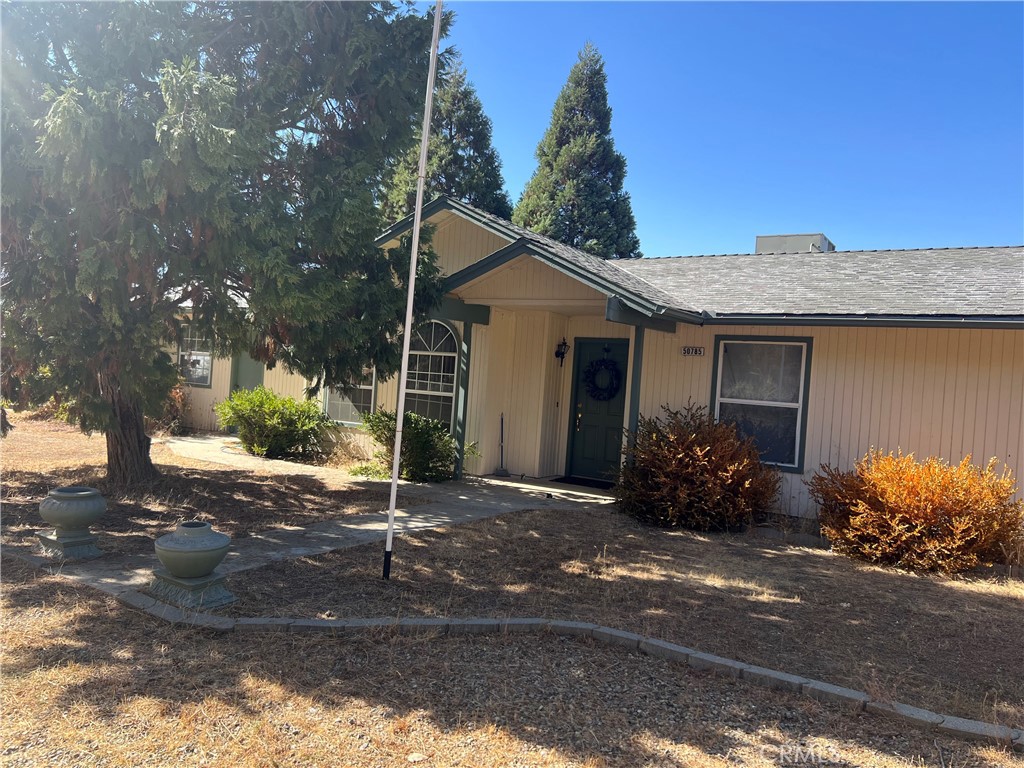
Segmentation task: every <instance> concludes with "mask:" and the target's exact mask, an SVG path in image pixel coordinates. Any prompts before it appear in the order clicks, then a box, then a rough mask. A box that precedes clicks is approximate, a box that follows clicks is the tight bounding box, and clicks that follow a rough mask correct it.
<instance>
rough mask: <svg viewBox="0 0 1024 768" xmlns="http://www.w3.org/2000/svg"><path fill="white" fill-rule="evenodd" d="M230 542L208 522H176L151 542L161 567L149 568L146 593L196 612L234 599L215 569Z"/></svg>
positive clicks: (221, 575)
mask: <svg viewBox="0 0 1024 768" xmlns="http://www.w3.org/2000/svg"><path fill="white" fill-rule="evenodd" d="M230 545H231V539H230V537H229V536H227V535H226V534H223V533H218V532H217V531H215V530H213V528H212V527H211V526H210V524H209V523H204V522H201V521H199V520H189V521H187V522H184V523H179V524H178V528H177V530H176V531H175V532H174V533H169V534H167V535H166V536H161V537H160V538H159V539H157V540H156V542H154V547H155V549H156V556H157V558H158V559H159V560H160V562H161V564H162V565H163V567H162V568H157V569H156V570H154V571H153V581H152V582H151V583H150V586H149V592H150V594H152V595H153V596H154V597H157V598H159V599H161V600H165V601H166V602H169V603H173V604H174V605H177V606H180V607H182V608H189V609H191V610H197V611H198V610H209V609H211V608H219V607H221V606H225V605H229V604H230V603H233V602H235V600H236V598H235V596H234V595H232V594H231V593H230V592H229V591H228V589H227V587H225V586H224V574H222V573H218V572H217V566H218V565H220V562H221V561H222V560H223V559H224V556H225V555H226V554H227V553H228V547H229V546H230Z"/></svg>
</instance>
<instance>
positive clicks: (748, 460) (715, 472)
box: [615, 403, 780, 531]
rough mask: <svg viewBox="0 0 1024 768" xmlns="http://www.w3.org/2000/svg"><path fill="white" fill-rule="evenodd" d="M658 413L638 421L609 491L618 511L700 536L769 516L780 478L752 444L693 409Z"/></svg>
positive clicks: (691, 406)
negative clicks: (691, 531) (613, 492)
mask: <svg viewBox="0 0 1024 768" xmlns="http://www.w3.org/2000/svg"><path fill="white" fill-rule="evenodd" d="M662 411H663V414H662V417H661V418H649V417H645V416H641V417H640V419H639V421H638V423H637V431H636V434H635V435H632V436H631V437H632V438H633V439H632V441H631V442H632V445H631V447H630V448H629V449H628V450H627V452H626V462H625V464H624V466H623V467H622V470H621V471H620V474H619V483H618V485H617V486H616V488H615V495H616V498H617V499H618V502H619V509H620V510H621V511H623V512H625V513H626V514H628V515H632V516H633V517H635V518H637V519H639V520H643V521H646V522H650V523H654V524H656V525H661V526H665V527H682V528H691V529H693V530H698V531H727V530H736V529H738V528H741V527H742V526H744V525H747V524H749V523H750V522H751V521H753V520H754V519H758V518H761V517H763V516H765V515H767V514H768V512H769V511H770V509H771V506H772V504H773V503H774V502H775V499H776V497H777V496H778V493H779V482H780V476H779V472H778V470H776V469H774V468H773V467H768V466H766V465H764V464H762V463H761V459H760V456H759V454H758V451H757V447H756V446H755V445H754V443H753V441H752V440H749V439H748V440H743V439H741V438H740V437H739V435H738V434H737V432H736V427H735V425H733V424H728V423H717V422H716V421H715V420H714V419H713V418H712V417H711V416H710V415H709V414H708V412H707V409H705V408H702V407H701V406H697V405H694V404H692V403H691V404H689V405H687V406H686V408H684V409H683V410H681V411H674V410H672V409H670V408H669V407H668V406H663V407H662Z"/></svg>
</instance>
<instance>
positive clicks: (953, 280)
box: [618, 246, 1024, 317]
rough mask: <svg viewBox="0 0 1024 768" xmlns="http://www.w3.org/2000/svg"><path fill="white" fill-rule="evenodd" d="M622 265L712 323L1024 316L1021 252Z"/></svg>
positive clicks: (933, 251) (934, 251) (932, 251)
mask: <svg viewBox="0 0 1024 768" xmlns="http://www.w3.org/2000/svg"><path fill="white" fill-rule="evenodd" d="M618 264H619V266H620V267H621V268H622V269H624V270H626V271H628V272H630V273H632V274H634V275H636V276H637V277H641V278H643V279H645V280H646V281H647V282H650V283H655V284H657V285H658V286H659V287H660V288H661V290H662V291H663V292H665V293H668V294H670V295H671V296H672V297H673V299H674V300H675V302H677V303H680V304H686V305H691V306H699V307H700V308H701V309H702V310H706V311H708V312H711V313H713V314H716V315H731V314H752V315H911V316H954V317H970V316H974V317H978V316H980V317H994V316H1018V317H1020V316H1024V246H1013V247H1001V248H929V249H917V250H900V251H831V252H827V253H755V254H736V255H731V256H691V257H674V258H660V259H634V260H630V261H623V262H619V263H618Z"/></svg>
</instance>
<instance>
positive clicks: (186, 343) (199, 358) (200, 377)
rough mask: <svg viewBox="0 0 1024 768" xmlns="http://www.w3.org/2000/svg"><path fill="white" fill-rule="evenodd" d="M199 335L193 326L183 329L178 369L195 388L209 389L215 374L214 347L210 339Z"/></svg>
mask: <svg viewBox="0 0 1024 768" xmlns="http://www.w3.org/2000/svg"><path fill="white" fill-rule="evenodd" d="M198 334H199V332H198V331H197V330H196V328H195V326H193V325H191V324H189V325H186V326H185V327H184V328H183V329H182V338H181V346H180V347H179V348H178V367H179V368H180V369H181V374H182V375H183V376H184V377H185V381H186V382H188V383H189V384H191V385H192V386H194V387H208V386H210V384H211V381H212V374H213V355H212V353H211V349H212V347H211V345H210V340H209V339H206V338H203V337H201V336H199V335H198Z"/></svg>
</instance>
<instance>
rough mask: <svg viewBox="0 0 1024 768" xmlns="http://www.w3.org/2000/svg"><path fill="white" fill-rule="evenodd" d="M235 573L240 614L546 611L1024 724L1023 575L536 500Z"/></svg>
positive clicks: (537, 613) (516, 613)
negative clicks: (388, 566) (791, 543)
mask: <svg viewBox="0 0 1024 768" xmlns="http://www.w3.org/2000/svg"><path fill="white" fill-rule="evenodd" d="M378 550H379V547H378V546H374V545H368V546H363V547H359V548H357V549H350V550H345V551H341V552H335V553H332V554H329V555H325V556H322V557H315V558H308V559H303V560H298V561H290V562H282V563H277V564H273V565H269V566H266V567H264V568H260V569H257V570H253V571H248V572H246V573H244V574H238V575H237V576H235V577H234V578H233V581H232V584H231V588H232V589H233V590H234V591H235V592H236V593H237V594H238V595H239V596H240V598H241V602H240V603H239V604H238V605H237V606H235V607H234V608H233V612H234V613H235V614H237V615H269V616H274V615H280V616H285V615H286V616H302V617H319V618H326V617H342V618H344V617H354V616H360V617H368V616H394V615H410V616H419V615H427V616H436V615H441V616H454V617H468V616H491V617H505V616H524V617H525V616H541V617H551V618H555V617H557V618H571V619H578V620H581V621H591V622H596V623H598V624H605V625H608V626H612V627H615V628H617V629H624V630H629V631H633V632H640V633H642V634H645V635H650V636H654V637H658V638H662V639H665V640H670V641H672V642H678V643H680V644H682V645H686V646H690V647H693V648H696V649H698V650H701V651H705V652H710V653H716V654H720V655H722V656H726V657H729V658H733V659H739V660H741V661H744V662H748V663H753V664H759V665H761V666H766V667H771V668H774V669H782V670H786V671H788V672H793V673H795V674H801V675H806V676H809V677H812V678H816V679H820V680H826V681H828V682H832V683H836V684H840V685H847V686H850V687H853V688H857V689H860V690H868V691H870V692H872V693H875V694H877V695H882V696H889V697H891V698H895V699H896V700H899V701H904V702H906V703H911V704H914V705H916V706H922V707H926V708H931V709H936V710H938V711H941V712H947V713H954V714H960V715H963V716H967V717H976V718H981V719H984V720H991V721H998V722H1003V723H1006V724H1010V725H1013V726H1015V727H1021V726H1024V640H1022V638H1024V582H1020V581H1008V582H1005V583H1000V582H994V581H985V580H952V579H944V578H940V577H935V576H915V575H912V574H907V573H897V572H893V571H886V570H883V569H880V568H873V567H866V566H861V565H857V564H855V563H853V562H851V561H849V560H846V559H845V558H841V557H838V556H835V555H832V554H830V553H828V552H826V551H823V550H815V549H804V548H797V547H788V546H785V545H781V544H775V543H767V542H764V541H759V540H753V539H750V538H745V537H729V536H699V535H695V534H691V533H682V532H667V531H661V530H653V529H651V528H648V527H646V526H643V525H641V524H639V523H636V522H634V521H633V520H631V519H629V518H626V517H624V516H623V515H621V514H619V513H617V512H615V511H614V510H610V509H609V508H607V507H605V508H596V509H591V510H582V511H534V512H525V513H519V514H515V515H506V516H503V517H500V518H495V519H491V520H485V521H481V522H477V523H473V524H471V525H465V526H459V527H458V528H454V529H451V530H440V529H438V530H432V531H426V532H421V533H417V534H415V535H413V536H403V537H402V538H401V539H400V540H399V542H398V543H397V544H396V545H395V552H394V562H393V566H392V567H393V572H392V580H391V583H383V582H382V581H381V580H380V578H379V572H378V569H379V559H380V553H379V551H378Z"/></svg>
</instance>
